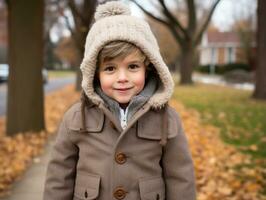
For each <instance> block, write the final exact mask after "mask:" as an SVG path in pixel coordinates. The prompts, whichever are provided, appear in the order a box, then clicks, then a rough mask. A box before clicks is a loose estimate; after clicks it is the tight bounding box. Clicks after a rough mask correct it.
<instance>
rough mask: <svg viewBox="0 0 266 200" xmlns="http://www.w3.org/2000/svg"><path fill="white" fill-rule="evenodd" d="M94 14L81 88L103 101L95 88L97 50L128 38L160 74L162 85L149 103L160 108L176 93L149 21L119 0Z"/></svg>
mask: <svg viewBox="0 0 266 200" xmlns="http://www.w3.org/2000/svg"><path fill="white" fill-rule="evenodd" d="M94 18H95V23H94V24H93V25H92V27H91V29H90V31H89V33H88V35H87V38H86V44H85V52H84V58H83V61H82V63H81V67H80V68H81V71H82V77H83V79H82V88H83V90H84V92H85V94H86V95H87V97H88V98H89V99H90V100H91V101H92V102H93V103H95V104H97V105H98V104H100V103H103V100H102V99H101V98H100V96H99V95H98V94H97V93H96V92H95V90H94V88H93V79H94V74H95V71H96V67H97V66H96V64H97V57H98V54H99V52H100V50H101V49H102V48H103V47H104V46H105V45H106V44H108V43H110V42H112V41H125V42H129V43H132V44H134V45H136V46H137V47H138V48H139V49H140V50H141V51H142V52H143V53H144V54H145V55H146V56H147V58H148V59H149V61H150V62H151V63H152V64H153V66H154V68H155V69H156V70H157V73H158V75H159V78H160V82H161V85H160V86H159V88H158V89H157V91H156V92H155V94H154V95H153V96H152V97H151V98H150V99H149V101H148V103H150V105H151V106H152V107H153V108H160V107H162V106H163V105H164V104H166V103H167V102H168V100H169V99H170V97H171V95H172V93H173V87H174V82H173V79H172V77H171V74H170V72H169V70H168V67H167V66H166V65H165V63H164V61H163V59H162V57H161V55H160V52H159V46H158V44H157V41H156V39H155V37H154V35H153V33H152V32H151V29H150V26H149V24H148V23H147V22H146V21H145V20H143V19H140V18H137V17H134V16H131V15H130V9H129V7H128V6H127V5H126V4H123V3H122V2H119V1H111V2H107V3H105V4H102V5H99V6H98V7H97V9H96V12H95V15H94Z"/></svg>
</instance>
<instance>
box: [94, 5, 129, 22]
mask: <svg viewBox="0 0 266 200" xmlns="http://www.w3.org/2000/svg"><path fill="white" fill-rule="evenodd" d="M130 14H131V12H130V9H129V8H128V7H127V6H126V5H124V4H121V3H119V2H117V1H111V2H107V3H106V4H103V5H101V6H99V7H97V9H96V12H95V15H94V18H95V20H96V21H97V20H99V19H101V18H104V17H110V16H112V15H130Z"/></svg>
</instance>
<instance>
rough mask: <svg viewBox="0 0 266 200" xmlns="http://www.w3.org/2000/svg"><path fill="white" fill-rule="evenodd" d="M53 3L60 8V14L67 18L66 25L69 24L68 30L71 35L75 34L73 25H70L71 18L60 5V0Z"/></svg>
mask: <svg viewBox="0 0 266 200" xmlns="http://www.w3.org/2000/svg"><path fill="white" fill-rule="evenodd" d="M53 3H54V4H55V5H56V6H57V9H58V11H59V13H60V15H61V16H62V17H63V18H64V19H65V23H66V26H67V28H68V30H69V31H70V33H71V35H72V36H73V35H74V30H73V29H72V27H71V25H70V21H69V18H68V17H67V16H66V15H65V14H64V12H63V10H62V8H61V7H60V1H55V2H53Z"/></svg>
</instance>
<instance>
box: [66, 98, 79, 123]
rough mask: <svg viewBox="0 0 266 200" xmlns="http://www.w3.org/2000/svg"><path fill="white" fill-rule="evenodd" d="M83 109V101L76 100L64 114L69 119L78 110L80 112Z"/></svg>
mask: <svg viewBox="0 0 266 200" xmlns="http://www.w3.org/2000/svg"><path fill="white" fill-rule="evenodd" d="M80 111H81V102H80V101H77V102H75V103H74V104H72V105H71V106H70V107H69V108H68V109H67V111H66V112H65V114H64V118H65V119H66V120H67V119H70V118H72V117H73V115H74V114H75V113H76V112H80Z"/></svg>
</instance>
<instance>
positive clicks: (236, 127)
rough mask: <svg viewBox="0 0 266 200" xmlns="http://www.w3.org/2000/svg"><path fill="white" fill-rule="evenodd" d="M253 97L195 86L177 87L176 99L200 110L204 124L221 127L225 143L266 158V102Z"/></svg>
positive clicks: (225, 89)
mask: <svg viewBox="0 0 266 200" xmlns="http://www.w3.org/2000/svg"><path fill="white" fill-rule="evenodd" d="M251 94H252V92H251V91H243V90H238V89H233V88H229V87H223V86H215V85H205V84H195V85H194V86H180V85H179V86H177V87H176V89H175V93H174V98H176V99H177V100H178V101H181V102H182V103H183V104H184V105H185V106H187V107H191V108H193V109H196V110H198V111H199V112H200V113H201V116H202V121H203V123H207V124H213V125H215V126H217V127H219V128H220V129H221V138H222V139H223V140H224V141H225V142H227V143H229V144H232V145H235V146H236V147H238V148H239V149H240V150H241V151H244V152H246V153H249V154H251V155H252V156H253V157H254V158H266V102H263V101H258V100H254V99H251ZM251 145H252V148H250V146H251ZM254 146H255V149H254Z"/></svg>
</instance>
